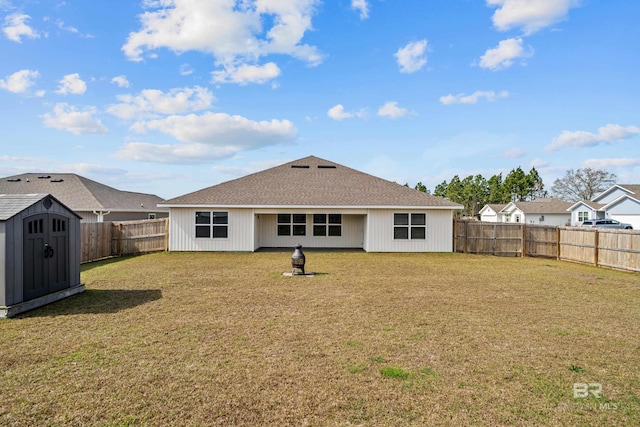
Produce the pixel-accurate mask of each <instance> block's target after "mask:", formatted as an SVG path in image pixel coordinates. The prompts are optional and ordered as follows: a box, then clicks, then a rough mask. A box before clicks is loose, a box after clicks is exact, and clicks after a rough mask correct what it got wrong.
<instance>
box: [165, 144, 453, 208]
mask: <svg viewBox="0 0 640 427" xmlns="http://www.w3.org/2000/svg"><path fill="white" fill-rule="evenodd" d="M163 205H164V206H180V205H190V206H203V205H209V206H263V207H267V206H269V207H271V206H273V207H281V206H287V207H296V206H305V207H309V206H362V207H364V206H368V207H371V206H376V207H377V206H396V207H397V206H403V207H413V206H415V207H426V206H428V207H437V208H443V209H460V208H462V206H460V205H458V204H457V203H453V202H451V201H449V200H446V199H443V198H440V197H436V196H432V195H430V194H426V193H423V192H421V191H418V190H414V189H412V188H408V187H405V186H403V185H400V184H397V183H395V182H391V181H387V180H384V179H382V178H377V177H375V176H373V175H369V174H366V173H363V172H359V171H357V170H355V169H351V168H348V167H346V166H343V165H340V164H338V163H334V162H330V161H328V160H324V159H320V158H318V157H315V156H309V157H305V158H302V159H299V160H294V161H292V162H289V163H285V164H283V165H280V166H276V167H274V168H270V169H266V170H264V171H261V172H257V173H254V174H251V175H247V176H245V177H242V178H238V179H235V180H231V181H227V182H223V183H221V184H218V185H214V186H212V187H207V188H204V189H202V190H199V191H195V192H193V193H189V194H186V195H183V196H179V197H176V198H173V199H171V200H168V201H167V202H166V203H163Z"/></svg>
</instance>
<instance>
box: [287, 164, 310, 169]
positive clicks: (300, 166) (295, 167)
mask: <svg viewBox="0 0 640 427" xmlns="http://www.w3.org/2000/svg"><path fill="white" fill-rule="evenodd" d="M291 167H292V168H293V169H309V165H291Z"/></svg>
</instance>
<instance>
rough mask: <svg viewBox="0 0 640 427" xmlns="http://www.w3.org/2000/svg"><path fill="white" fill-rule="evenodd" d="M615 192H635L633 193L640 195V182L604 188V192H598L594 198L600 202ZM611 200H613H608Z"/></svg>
mask: <svg viewBox="0 0 640 427" xmlns="http://www.w3.org/2000/svg"><path fill="white" fill-rule="evenodd" d="M615 192H619V193H621V195H622V194H633V195H636V196H638V195H640V184H614V185H612V186H611V187H609V188H607V189H606V190H604V191H603V192H602V193H600V194H598V195H597V196H596V197H594V198H593V201H594V202H598V201H600V200H602V199H608V198H609V197H608V196H609V195H610V194H611V193H615ZM617 198H618V197H614V199H617ZM608 201H609V202H610V201H611V200H608Z"/></svg>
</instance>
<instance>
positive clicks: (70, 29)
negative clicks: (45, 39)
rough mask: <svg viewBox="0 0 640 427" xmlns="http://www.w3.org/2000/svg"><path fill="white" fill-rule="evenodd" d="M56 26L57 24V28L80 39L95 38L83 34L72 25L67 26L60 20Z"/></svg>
mask: <svg viewBox="0 0 640 427" xmlns="http://www.w3.org/2000/svg"><path fill="white" fill-rule="evenodd" d="M55 24H56V27H58V28H60V29H61V30H64V31H68V32H70V33H72V34H77V35H79V36H80V37H84V38H86V39H92V38H93V36H92V35H91V34H82V33H81V32H80V31H79V30H78V29H77V28H76V27H73V26H71V25H65V24H64V22H63V21H62V20H60V19H58V20H56V22H55Z"/></svg>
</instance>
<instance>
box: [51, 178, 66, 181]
mask: <svg viewBox="0 0 640 427" xmlns="http://www.w3.org/2000/svg"><path fill="white" fill-rule="evenodd" d="M62 181H64V179H62V178H57V179H52V180H51V182H62Z"/></svg>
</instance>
